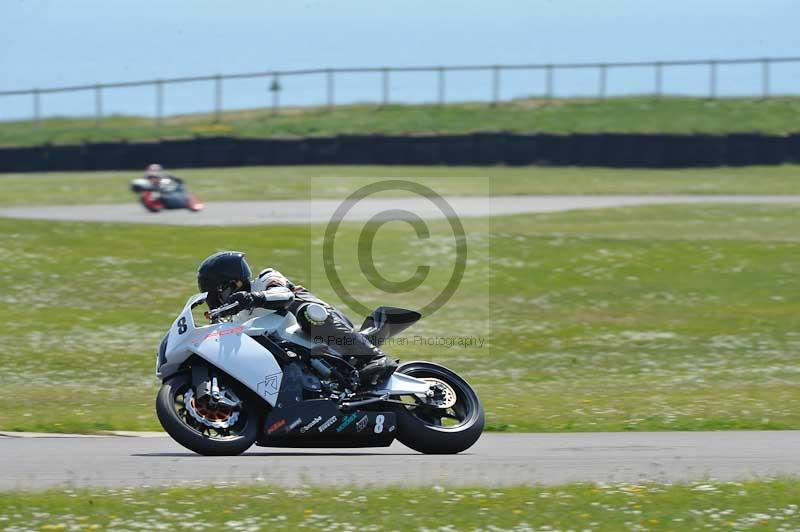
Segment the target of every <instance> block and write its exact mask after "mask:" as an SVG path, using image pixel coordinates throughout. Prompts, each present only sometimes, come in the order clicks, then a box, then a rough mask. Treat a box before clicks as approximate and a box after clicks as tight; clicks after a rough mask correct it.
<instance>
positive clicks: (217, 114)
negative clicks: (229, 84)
mask: <svg viewBox="0 0 800 532" xmlns="http://www.w3.org/2000/svg"><path fill="white" fill-rule="evenodd" d="M221 119H222V76H220V75H219V74H217V75H216V76H214V123H215V124H217V123H219V121H220V120H221Z"/></svg>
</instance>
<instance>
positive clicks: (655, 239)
mask: <svg viewBox="0 0 800 532" xmlns="http://www.w3.org/2000/svg"><path fill="white" fill-rule="evenodd" d="M798 214H800V210H798V208H796V207H790V206H748V205H740V206H714V205H694V206H651V207H636V208H624V209H610V210H596V211H576V212H568V213H558V214H541V215H526V216H514V217H499V218H493V219H491V220H485V219H468V220H465V226H466V229H467V242H468V246H469V253H470V255H469V262H468V267H467V270H466V274H465V277H464V280H463V282H462V284H461V286H460V287H459V289H458V290H457V291H456V292H455V294H454V295H453V297H452V299H451V300H450V301H449V303H448V304H447V305H446V306H445V307H444V308H443V309H442V310H440V311H439V312H437V313H435V314H433V315H432V316H428V317H426V318H425V319H423V320H422V321H421V322H420V323H418V324H416V325H414V327H412V328H411V329H409V330H408V332H407V335H406V338H407V339H408V343H407V344H406V345H399V344H398V343H394V344H390V345H387V346H385V348H386V350H387V351H388V352H390V353H391V354H393V355H396V356H398V357H400V358H401V359H403V360H411V359H420V358H421V359H432V360H434V361H438V362H440V363H443V364H445V365H447V366H450V367H452V368H453V369H455V370H457V371H459V372H460V373H463V374H464V375H465V376H466V377H467V378H468V379H469V381H470V382H471V383H473V384H474V385H475V387H476V389H477V390H478V392H479V394H480V396H481V398H482V400H483V402H484V406H485V407H486V411H487V422H488V427H489V428H490V429H493V430H513V431H592V430H600V431H606V430H697V429H757V428H758V429H764V428H774V429H788V428H792V429H800V367H798V365H797V353H798V349H800V332H798V331H800V275H799V274H800V258H799V257H800V236H798V235H800V216H798ZM429 226H430V228H431V238H430V239H428V240H420V239H418V237H417V236H416V234H415V233H414V231H413V230H412V229H411V228H410V227H409V226H408V225H406V224H397V223H392V224H387V225H385V226H384V227H383V228H381V229H380V230H379V233H378V239H377V243H376V246H375V250H374V254H375V257H376V259H377V267H378V270H379V271H380V272H381V273H382V274H383V275H384V276H386V277H388V278H391V279H394V280H400V279H405V278H407V277H409V276H410V275H411V274H413V272H414V270H415V269H416V267H417V266H418V265H419V264H428V265H431V266H432V269H431V274H430V278H429V279H428V280H426V282H425V283H423V285H422V286H421V287H420V288H419V289H417V290H415V291H414V292H412V293H409V294H394V295H393V294H386V293H382V292H379V291H378V290H376V289H374V288H373V287H372V286H370V285H369V284H368V283H367V282H366V281H365V280H364V279H363V276H362V274H361V273H360V271H359V266H358V261H357V259H356V255H355V253H354V251H353V250H354V249H356V245H357V238H358V234H359V231H360V226H357V225H347V224H345V225H344V226H343V227H342V229H341V232H340V234H339V236H338V239H337V247H336V253H337V268H338V271H339V273H340V275H341V276H342V278H343V279H344V280H345V283H346V285H347V286H348V287H349V288H350V289H351V290H352V292H353V293H354V295H355V296H356V297H357V298H358V299H359V300H360V301H362V302H363V303H364V304H365V305H366V306H368V307H374V306H378V305H380V304H393V305H397V306H408V307H410V308H419V306H421V305H422V304H424V303H426V302H427V301H430V300H431V299H432V298H433V297H434V296H435V295H436V294H437V293H438V290H439V288H440V287H442V286H444V284H445V283H446V280H447V278H448V277H449V275H450V271H451V268H452V257H453V253H454V247H455V244H454V242H453V239H452V236H448V234H449V233H448V231H449V229H448V228H447V225H446V223H445V222H444V221H438V222H435V223H430V224H429ZM322 230H323V228H322V227H321V226H313V227H310V228H309V227H298V226H291V227H275V226H272V227H265V228H253V227H249V228H231V227H219V228H217V227H209V228H196V227H157V226H156V227H151V226H147V227H143V226H128V225H122V224H91V223H58V224H52V223H47V222H37V221H21V220H8V219H0V252H2V256H3V257H4V260H3V261H2V262H0V305H2V306H3V308H4V309H6V313H7V318H6V322H7V324H8V326H7V327H5V328H4V329H3V331H1V332H0V345H3V346H5V347H4V349H3V353H2V355H0V382H2V383H3V386H2V387H0V401H2V402H5V403H7V404H12V403H13V404H14V408H11V409H3V410H0V428H2V429H5V430H43V431H78V432H91V431H96V430H102V429H132V430H136V429H142V430H144V429H157V428H158V423H157V421H156V419H155V416H154V412H153V398H154V396H155V392H156V389H157V386H158V383H157V382H156V380H155V378H154V377H153V374H152V372H153V365H154V357H155V355H154V352H155V347H156V345H157V343H158V341H159V339H160V337H161V335H162V334H163V332H164V331H165V329H166V328H167V327H168V325H169V323H170V322H171V320H172V319H173V318H174V316H175V315H176V313H177V312H178V310H179V309H180V308H181V307H182V305H183V303H184V302H185V300H186V298H187V297H188V296H189V295H190V294H192V293H193V292H194V291H195V285H194V282H195V281H194V271H195V269H196V267H197V264H198V263H199V261H200V260H201V259H202V258H203V257H205V256H206V255H208V254H209V253H211V252H213V251H215V250H217V249H225V248H228V249H230V248H233V249H242V250H245V251H247V252H248V253H249V257H250V261H251V263H252V264H253V265H254V267H262V265H263V266H266V265H273V266H275V267H278V268H279V269H281V270H282V271H283V272H284V273H287V274H288V275H290V276H291V277H293V278H294V279H295V280H297V281H298V282H300V283H303V284H305V285H306V286H309V287H311V288H312V289H313V290H314V291H315V292H317V293H318V294H319V295H320V296H321V297H323V298H326V299H329V300H330V301H331V302H332V303H335V304H339V303H340V300H339V298H338V296H337V295H336V294H335V292H334V291H333V290H332V289H331V288H330V285H329V284H328V282H327V280H326V279H325V275H324V271H323V268H322V266H321V264H322V261H321V257H320V248H321V242H322ZM345 310H347V308H346V307H345ZM351 314H352V312H351ZM354 318H355V319H354V321H359V319H360V317H356V316H354ZM440 336H450V337H477V338H480V339H482V340H483V341H484V343H483V345H477V344H475V345H470V346H460V345H452V346H447V345H430V344H429V343H428V342H431V341H432V342H433V343H434V344H435V342H436V341H437V340H436V339H437V338H438V337H440ZM429 339H432V340H429Z"/></svg>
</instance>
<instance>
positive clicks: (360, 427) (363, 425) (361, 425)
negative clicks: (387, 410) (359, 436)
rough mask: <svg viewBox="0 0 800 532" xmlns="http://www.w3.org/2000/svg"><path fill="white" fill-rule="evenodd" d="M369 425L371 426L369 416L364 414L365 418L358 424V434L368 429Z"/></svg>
mask: <svg viewBox="0 0 800 532" xmlns="http://www.w3.org/2000/svg"><path fill="white" fill-rule="evenodd" d="M368 424H369V416H368V415H367V414H364V417H362V418H361V419H359V420H358V421H357V422H356V430H357V431H358V432H361V431H362V430H364V429H365V428H367V425H368Z"/></svg>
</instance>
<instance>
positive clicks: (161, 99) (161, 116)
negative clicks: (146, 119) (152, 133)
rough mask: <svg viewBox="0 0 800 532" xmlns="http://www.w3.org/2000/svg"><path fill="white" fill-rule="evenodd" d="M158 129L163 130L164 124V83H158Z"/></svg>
mask: <svg viewBox="0 0 800 532" xmlns="http://www.w3.org/2000/svg"><path fill="white" fill-rule="evenodd" d="M155 85H156V127H157V128H161V125H162V124H163V123H164V82H163V81H161V80H160V79H159V80H157V81H156V83H155Z"/></svg>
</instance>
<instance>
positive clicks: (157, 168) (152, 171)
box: [144, 163, 183, 192]
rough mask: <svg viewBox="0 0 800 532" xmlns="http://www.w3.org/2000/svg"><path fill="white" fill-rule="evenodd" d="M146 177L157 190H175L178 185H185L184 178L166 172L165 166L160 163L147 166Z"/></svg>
mask: <svg viewBox="0 0 800 532" xmlns="http://www.w3.org/2000/svg"><path fill="white" fill-rule="evenodd" d="M144 178H145V179H147V180H148V181H150V184H151V185H152V186H153V188H154V190H155V191H157V192H161V191H164V190H173V189H175V188H176V187H177V186H179V185H183V179H181V178H180V177H177V176H174V175H170V174H168V173H166V172H165V171H164V167H163V166H161V165H160V164H158V163H153V164H150V165H148V166H147V168H146V169H145V171H144Z"/></svg>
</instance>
